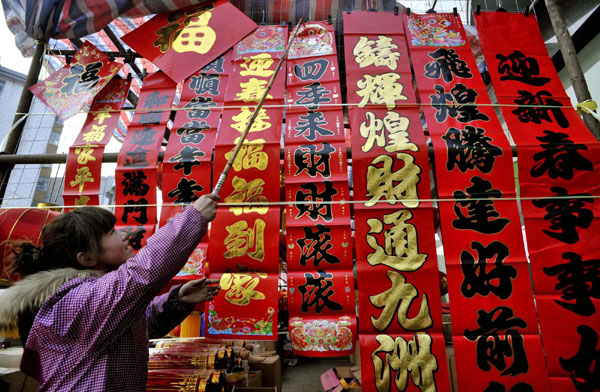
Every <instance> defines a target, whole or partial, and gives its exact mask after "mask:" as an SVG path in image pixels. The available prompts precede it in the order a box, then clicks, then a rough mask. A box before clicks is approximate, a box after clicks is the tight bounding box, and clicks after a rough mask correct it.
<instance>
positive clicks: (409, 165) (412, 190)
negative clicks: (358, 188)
mask: <svg viewBox="0 0 600 392" xmlns="http://www.w3.org/2000/svg"><path fill="white" fill-rule="evenodd" d="M396 159H397V160H399V161H402V162H403V165H402V168H400V169H398V171H396V172H392V166H393V164H394V158H393V157H390V156H387V155H380V156H378V157H377V158H375V159H373V161H372V162H371V164H370V165H369V167H368V168H367V191H368V192H367V197H369V198H370V200H369V201H367V202H366V203H365V205H366V206H367V207H372V206H374V205H375V204H376V203H377V201H378V200H380V199H384V198H385V200H386V201H387V202H388V203H389V204H391V205H395V204H396V201H398V200H404V201H402V204H403V205H404V206H405V207H408V208H415V207H417V206H418V205H419V201H418V195H417V184H418V183H419V181H420V177H419V174H420V173H421V168H420V167H419V166H417V165H415V163H414V158H413V157H412V156H411V155H409V154H405V153H402V152H399V153H398V154H396Z"/></svg>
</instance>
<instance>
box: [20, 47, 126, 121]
mask: <svg viewBox="0 0 600 392" xmlns="http://www.w3.org/2000/svg"><path fill="white" fill-rule="evenodd" d="M122 67H123V64H119V63H117V62H113V61H110V60H109V58H108V56H106V55H105V54H104V53H102V51H101V50H99V49H98V48H96V47H95V46H94V45H93V44H92V43H91V42H89V41H86V42H84V43H83V45H81V47H80V48H79V50H77V52H76V53H75V55H74V56H73V59H72V61H71V63H70V64H67V65H65V66H64V67H63V68H61V69H59V70H58V71H56V72H54V73H53V74H52V75H50V76H49V77H48V78H47V79H46V80H44V81H43V82H39V83H37V84H34V85H33V86H31V87H29V90H30V91H31V92H32V93H33V95H35V96H36V97H38V99H39V100H40V101H42V102H44V104H46V106H48V107H49V108H50V110H52V111H53V112H54V113H56V115H57V116H58V117H60V118H61V119H62V120H63V121H64V120H67V119H68V118H70V117H72V116H73V115H74V114H76V113H79V112H80V111H81V110H84V109H86V108H87V106H88V105H90V103H91V102H92V100H93V99H94V96H95V95H96V94H97V93H98V92H99V91H100V90H102V89H103V88H104V86H106V84H107V83H108V82H109V81H110V80H111V79H112V78H113V77H114V76H115V75H116V74H117V72H119V70H120V69H121V68H122Z"/></svg>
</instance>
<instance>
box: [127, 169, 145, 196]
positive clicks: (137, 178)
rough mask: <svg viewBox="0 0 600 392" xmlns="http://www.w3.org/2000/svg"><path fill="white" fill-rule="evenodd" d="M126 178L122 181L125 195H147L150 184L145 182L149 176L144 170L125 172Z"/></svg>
mask: <svg viewBox="0 0 600 392" xmlns="http://www.w3.org/2000/svg"><path fill="white" fill-rule="evenodd" d="M123 177H125V179H124V180H123V181H122V182H121V185H123V187H124V188H123V195H125V196H129V195H131V196H146V195H147V194H148V191H149V190H150V186H149V185H148V184H145V183H144V180H145V179H146V178H147V177H146V175H145V174H144V172H143V171H141V170H137V171H132V172H125V173H124V174H123Z"/></svg>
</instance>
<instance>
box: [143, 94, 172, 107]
mask: <svg viewBox="0 0 600 392" xmlns="http://www.w3.org/2000/svg"><path fill="white" fill-rule="evenodd" d="M168 102H169V96H168V95H166V94H165V95H160V93H159V92H158V91H154V92H153V93H152V94H150V95H148V96H147V97H146V99H144V109H154V108H157V107H159V106H163V105H166V104H167V103H168Z"/></svg>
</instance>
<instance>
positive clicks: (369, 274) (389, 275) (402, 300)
mask: <svg viewBox="0 0 600 392" xmlns="http://www.w3.org/2000/svg"><path fill="white" fill-rule="evenodd" d="M344 43H345V48H346V73H347V85H348V104H349V110H348V112H349V117H350V126H351V130H352V133H351V135H352V137H351V142H352V172H353V173H352V174H353V183H354V200H355V204H354V216H355V225H356V257H357V270H358V277H359V278H358V298H359V301H358V306H359V308H358V311H359V315H360V318H359V319H360V323H359V334H360V345H361V347H360V351H361V366H362V384H363V391H389V390H399V391H404V390H421V391H435V390H440V391H447V390H449V381H448V367H447V364H446V352H445V344H444V338H443V335H442V315H441V303H440V289H439V283H438V279H439V278H438V276H439V273H438V265H437V255H436V251H435V238H434V225H433V206H432V203H431V201H430V199H431V195H430V179H429V163H428V155H427V145H426V142H425V136H424V134H423V130H422V127H421V121H420V118H419V110H418V106H417V101H416V98H415V93H414V90H413V88H412V76H411V70H410V62H409V57H408V50H407V48H406V42H405V38H404V29H403V27H402V16H398V15H394V14H392V13H372V12H355V11H353V12H352V13H351V14H347V13H345V14H344Z"/></svg>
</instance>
